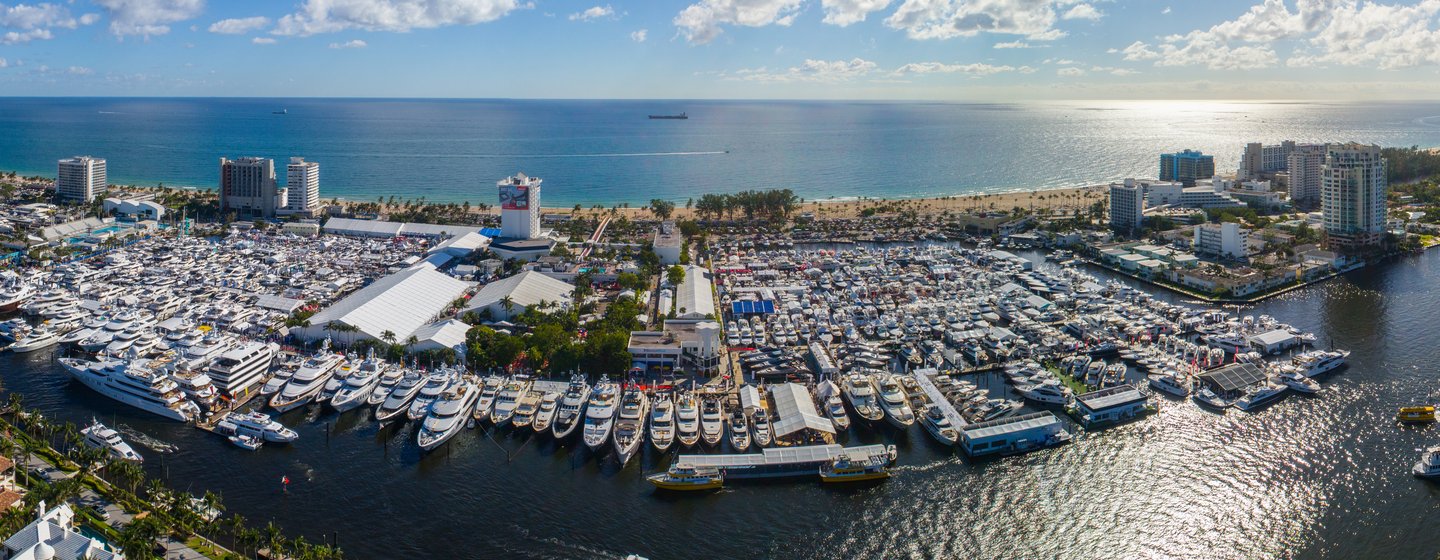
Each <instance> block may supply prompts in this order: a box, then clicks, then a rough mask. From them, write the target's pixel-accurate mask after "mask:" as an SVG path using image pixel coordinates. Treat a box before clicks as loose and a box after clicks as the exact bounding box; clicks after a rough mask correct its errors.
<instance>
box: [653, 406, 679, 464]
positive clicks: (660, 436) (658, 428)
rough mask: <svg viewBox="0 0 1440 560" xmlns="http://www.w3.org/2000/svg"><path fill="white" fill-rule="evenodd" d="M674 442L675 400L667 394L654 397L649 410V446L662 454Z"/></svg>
mask: <svg viewBox="0 0 1440 560" xmlns="http://www.w3.org/2000/svg"><path fill="white" fill-rule="evenodd" d="M674 442H675V400H674V399H673V398H672V397H671V395H668V394H661V395H659V396H657V397H655V401H654V406H653V407H651V410H650V444H651V445H654V446H655V450H656V451H659V452H661V453H664V452H665V451H666V450H668V449H670V445H671V444H673V443H674Z"/></svg>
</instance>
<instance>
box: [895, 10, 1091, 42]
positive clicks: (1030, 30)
mask: <svg viewBox="0 0 1440 560" xmlns="http://www.w3.org/2000/svg"><path fill="white" fill-rule="evenodd" d="M1071 3H1073V0H905V2H904V3H903V4H901V5H900V7H899V8H896V9H895V12H894V13H892V14H890V17H888V18H885V24H886V25H888V26H890V27H891V28H894V29H900V30H904V31H905V34H906V35H907V36H909V37H910V38H912V39H951V38H955V37H972V36H975V35H976V34H979V33H982V32H984V33H1004V34H1009V35H1024V36H1026V37H1027V38H1029V39H1031V40H1036V41H1052V40H1055V39H1059V38H1061V37H1064V36H1065V32H1064V31H1060V30H1058V29H1055V28H1054V25H1055V21H1056V19H1057V15H1056V13H1055V7H1056V6H1057V5H1069V4H1071Z"/></svg>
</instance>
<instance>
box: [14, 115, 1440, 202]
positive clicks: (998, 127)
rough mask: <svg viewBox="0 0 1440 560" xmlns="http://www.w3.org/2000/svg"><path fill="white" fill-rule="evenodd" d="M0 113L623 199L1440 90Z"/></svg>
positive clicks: (101, 140)
mask: <svg viewBox="0 0 1440 560" xmlns="http://www.w3.org/2000/svg"><path fill="white" fill-rule="evenodd" d="M280 111H284V112H285V114H276V113H277V112H280ZM680 112H684V113H687V114H688V115H689V117H690V118H688V119H686V120H658V119H649V118H647V116H648V115H649V114H661V113H663V114H673V113H680ZM0 128H3V129H4V130H6V131H7V132H9V134H7V135H4V136H3V137H0V170H6V171H15V172H17V173H21V174H24V175H44V176H53V175H54V173H55V161H56V160H58V159H61V158H65V157H69V156H73V155H81V154H83V155H92V156H96V157H102V158H105V159H106V160H107V161H108V171H109V176H110V182H111V183H112V184H120V185H130V184H134V185H142V186H154V185H156V184H164V185H166V186H172V187H190V188H200V189H213V188H214V186H215V183H216V180H217V177H218V167H219V163H218V162H219V158H221V157H229V158H235V157H243V156H261V157H269V158H274V159H275V160H276V166H277V176H278V179H279V180H280V182H281V183H282V184H283V183H284V163H285V161H286V160H287V158H289V157H291V156H301V157H305V158H306V159H307V160H310V161H317V162H319V163H320V165H321V195H322V197H323V198H325V199H327V200H328V199H331V198H338V199H344V200H353V201H367V200H375V199H377V198H381V197H383V198H387V199H388V197H390V196H391V195H394V196H396V197H397V198H400V199H412V198H419V197H422V196H423V197H424V198H425V200H427V201H432V202H464V201H469V202H471V203H472V204H473V203H482V202H483V203H492V204H493V203H494V201H495V196H496V195H495V189H494V185H495V181H498V180H499V179H501V178H504V177H506V176H509V175H512V174H514V173H517V172H524V173H527V174H530V175H532V176H537V177H540V178H542V179H544V180H545V182H544V186H543V188H542V204H544V205H545V206H547V207H566V206H571V205H574V204H581V205H585V206H589V205H596V204H599V205H605V206H609V205H615V204H629V205H632V206H636V205H643V204H645V203H646V202H648V201H649V200H650V199H652V198H663V199H667V200H671V201H675V202H676V203H678V204H683V203H684V202H685V201H686V200H688V199H693V198H698V197H699V196H700V195H702V194H705V193H727V192H737V191H741V190H747V189H768V188H789V189H792V190H794V191H795V192H796V194H797V195H799V196H800V197H802V198H804V199H806V200H817V201H825V200H844V199H849V200H854V199H860V198H866V197H869V198H886V199H901V198H922V197H940V196H951V195H967V196H968V195H973V194H985V193H996V192H1015V191H1030V190H1048V189H1058V188H1071V187H1084V186H1091V185H1097V184H1104V183H1106V182H1109V181H1114V180H1119V179H1123V178H1126V177H1153V176H1155V175H1156V172H1157V169H1156V168H1157V166H1158V160H1159V155H1160V153H1162V152H1171V151H1178V150H1182V149H1198V150H1201V151H1203V152H1205V153H1209V154H1213V155H1214V156H1215V160H1216V169H1217V172H1220V173H1227V172H1232V171H1233V170H1234V169H1235V167H1236V165H1237V164H1238V162H1239V157H1240V152H1241V149H1242V148H1243V147H1244V145H1245V143H1247V142H1253V141H1262V142H1266V143H1275V142H1279V141H1280V140H1286V139H1293V140H1297V141H1301V142H1338V141H1359V142H1364V143H1374V144H1380V145H1382V146H1411V145H1418V146H1427V147H1428V146H1436V145H1440V102H1385V103H1352V102H1275V101H1066V102H1062V101H1045V102H1026V103H965V102H941V101H937V102H924V101H894V102H883V101H787V100H773V101H772V100H765V101H751V100H735V101H730V100H724V101H722V100H527V99H400V98H397V99H381V98H230V97H225V98H153V97H126V98H112V97H81V98H77V97H64V98H57V97H24V98H20V97H17V98H5V99H4V102H3V103H0Z"/></svg>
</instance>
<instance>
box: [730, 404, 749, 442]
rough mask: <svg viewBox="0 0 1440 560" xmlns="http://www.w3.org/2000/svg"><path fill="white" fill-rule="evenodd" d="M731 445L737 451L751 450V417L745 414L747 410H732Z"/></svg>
mask: <svg viewBox="0 0 1440 560" xmlns="http://www.w3.org/2000/svg"><path fill="white" fill-rule="evenodd" d="M726 424H728V425H729V426H730V447H732V448H734V449H735V452H736V453H744V452H746V451H749V450H750V439H751V438H750V418H749V417H747V416H745V411H744V410H741V409H738V408H737V409H735V410H734V411H731V412H730V421H729V422H726Z"/></svg>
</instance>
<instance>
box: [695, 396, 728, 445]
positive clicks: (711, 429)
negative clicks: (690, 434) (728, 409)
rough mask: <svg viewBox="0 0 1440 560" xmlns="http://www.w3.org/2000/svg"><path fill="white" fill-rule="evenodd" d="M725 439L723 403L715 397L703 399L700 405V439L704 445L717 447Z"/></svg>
mask: <svg viewBox="0 0 1440 560" xmlns="http://www.w3.org/2000/svg"><path fill="white" fill-rule="evenodd" d="M723 437H725V403H723V402H721V401H720V399H719V398H717V397H711V398H708V399H705V402H704V404H702V405H700V439H702V440H704V441H705V445H710V446H714V445H719V443H720V439H721V438H723Z"/></svg>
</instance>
